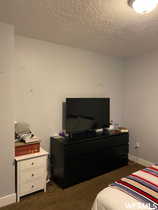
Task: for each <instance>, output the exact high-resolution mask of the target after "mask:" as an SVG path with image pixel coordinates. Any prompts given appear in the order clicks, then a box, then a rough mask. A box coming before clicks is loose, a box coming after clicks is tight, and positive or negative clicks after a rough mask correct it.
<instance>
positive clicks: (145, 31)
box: [0, 0, 158, 56]
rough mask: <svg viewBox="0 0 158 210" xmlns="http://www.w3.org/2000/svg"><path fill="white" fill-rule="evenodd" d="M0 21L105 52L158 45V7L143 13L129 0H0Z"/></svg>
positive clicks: (123, 52)
mask: <svg viewBox="0 0 158 210" xmlns="http://www.w3.org/2000/svg"><path fill="white" fill-rule="evenodd" d="M0 21H2V22H6V23H10V24H14V25H15V30H16V33H17V34H20V35H25V36H28V37H33V38H37V39H41V40H47V41H51V42H55V43H60V44H65V45H69V46H72V47H78V48H84V49H88V50H93V51H96V52H100V53H103V54H105V55H114V56H133V55H138V54H144V53H146V52H149V51H152V50H154V49H156V48H157V49H158V9H155V10H154V11H153V12H152V13H150V14H148V15H140V14H137V13H135V12H134V11H133V10H132V9H131V8H130V7H129V6H128V5H127V0H0Z"/></svg>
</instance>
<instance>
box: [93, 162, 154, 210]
mask: <svg viewBox="0 0 158 210" xmlns="http://www.w3.org/2000/svg"><path fill="white" fill-rule="evenodd" d="M127 209H133V210H138V209H139V210H146V209H150V210H151V209H156V210H158V165H157V164H156V165H153V166H151V167H149V168H145V169H142V170H139V171H136V172H134V173H133V174H131V175H129V176H127V177H123V178H121V179H120V180H118V181H115V182H114V183H112V184H111V185H110V186H109V187H107V188H105V189H104V190H102V191H101V192H100V193H99V194H98V195H97V197H96V199H95V201H94V204H93V207H92V210H127Z"/></svg>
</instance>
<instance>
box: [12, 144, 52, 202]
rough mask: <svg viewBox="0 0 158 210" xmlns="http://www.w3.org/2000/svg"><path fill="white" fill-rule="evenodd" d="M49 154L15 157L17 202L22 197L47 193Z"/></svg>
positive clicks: (42, 150)
mask: <svg viewBox="0 0 158 210" xmlns="http://www.w3.org/2000/svg"><path fill="white" fill-rule="evenodd" d="M47 158H48V152H46V151H45V150H44V149H42V148H40V152H38V153H34V154H28V155H22V156H17V157H15V161H16V193H17V202H19V201H20V197H21V196H24V195H27V194H30V193H33V192H36V191H38V190H42V189H43V190H44V192H46V178H47Z"/></svg>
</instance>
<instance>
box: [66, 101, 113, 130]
mask: <svg viewBox="0 0 158 210" xmlns="http://www.w3.org/2000/svg"><path fill="white" fill-rule="evenodd" d="M109 124H110V98H66V132H67V133H73V132H80V131H81V132H82V131H86V130H90V129H99V128H107V127H109Z"/></svg>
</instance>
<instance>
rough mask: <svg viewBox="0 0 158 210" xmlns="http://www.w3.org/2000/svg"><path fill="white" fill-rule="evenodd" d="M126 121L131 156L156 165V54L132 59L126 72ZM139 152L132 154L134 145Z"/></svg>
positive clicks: (157, 108)
mask: <svg viewBox="0 0 158 210" xmlns="http://www.w3.org/2000/svg"><path fill="white" fill-rule="evenodd" d="M125 82H126V85H125V90H126V92H125V106H124V107H125V116H124V117H125V121H126V126H127V127H129V129H130V135H131V137H130V153H131V154H132V155H136V156H138V157H141V158H142V159H145V160H148V161H151V162H158V155H157V153H158V151H157V150H158V52H154V53H151V54H148V55H144V56H140V57H138V58H131V59H128V60H127V61H126V71H125ZM136 141H138V142H140V148H139V149H137V150H135V149H134V144H135V142H136Z"/></svg>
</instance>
